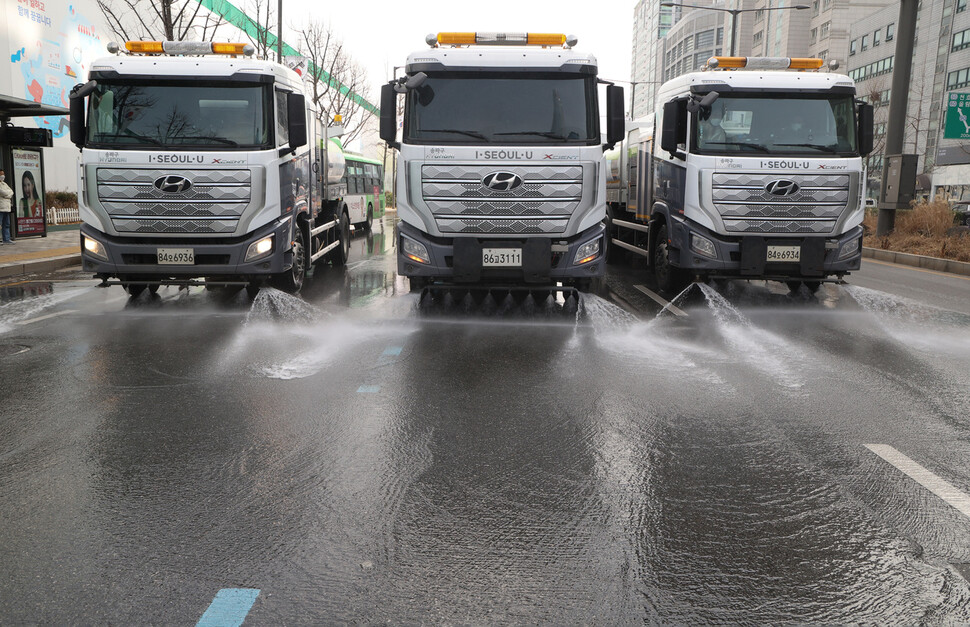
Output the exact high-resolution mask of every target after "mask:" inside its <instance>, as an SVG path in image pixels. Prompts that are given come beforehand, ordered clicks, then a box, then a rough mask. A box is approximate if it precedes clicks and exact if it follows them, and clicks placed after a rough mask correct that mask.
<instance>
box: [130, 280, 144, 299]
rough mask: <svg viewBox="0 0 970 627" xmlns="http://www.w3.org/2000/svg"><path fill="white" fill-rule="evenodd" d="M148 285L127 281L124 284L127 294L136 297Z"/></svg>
mask: <svg viewBox="0 0 970 627" xmlns="http://www.w3.org/2000/svg"><path fill="white" fill-rule="evenodd" d="M146 287H148V286H147V285H145V284H144V283H127V284H126V285H125V291H126V292H128V296H130V297H131V298H137V297H138V295H139V294H141V293H142V292H144V291H145V288H146Z"/></svg>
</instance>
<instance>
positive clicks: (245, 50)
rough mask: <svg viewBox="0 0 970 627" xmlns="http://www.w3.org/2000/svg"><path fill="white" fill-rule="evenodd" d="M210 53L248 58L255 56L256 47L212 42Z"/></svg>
mask: <svg viewBox="0 0 970 627" xmlns="http://www.w3.org/2000/svg"><path fill="white" fill-rule="evenodd" d="M212 53H213V54H234V55H246V56H247V57H249V56H252V55H254V54H256V47H255V46H254V45H252V44H241V43H217V42H212Z"/></svg>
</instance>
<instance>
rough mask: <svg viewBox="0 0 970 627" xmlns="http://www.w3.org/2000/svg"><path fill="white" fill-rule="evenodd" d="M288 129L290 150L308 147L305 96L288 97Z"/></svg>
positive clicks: (290, 95) (292, 94)
mask: <svg viewBox="0 0 970 627" xmlns="http://www.w3.org/2000/svg"><path fill="white" fill-rule="evenodd" d="M286 118H287V121H288V122H287V128H288V130H289V134H290V148H291V149H294V150H295V149H297V148H299V147H300V146H306V140H307V133H306V98H305V97H304V96H303V94H296V93H289V94H287V95H286Z"/></svg>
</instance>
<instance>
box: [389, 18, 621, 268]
mask: <svg viewBox="0 0 970 627" xmlns="http://www.w3.org/2000/svg"><path fill="white" fill-rule="evenodd" d="M427 42H428V44H429V45H430V48H429V49H428V50H423V51H420V52H416V53H413V54H411V55H410V56H409V57H408V60H407V64H406V66H405V73H406V75H405V76H404V77H403V78H402V79H400V80H398V81H393V82H392V83H390V84H388V85H386V86H385V87H384V90H383V92H382V102H381V111H382V124H381V126H382V129H381V130H382V132H381V137H382V138H383V139H385V141H387V142H388V143H389V144H390V145H392V146H394V147H397V148H398V149H399V150H400V158H399V160H398V163H399V166H398V167H399V176H398V187H397V189H396V190H395V196H396V198H397V201H398V216H399V218H400V223H399V225H398V238H399V242H398V251H399V257H398V270H399V272H400V274H402V275H404V276H407V277H408V278H409V279H410V280H411V282H412V287H414V286H424V285H428V284H435V283H442V284H464V285H475V284H481V283H515V284H520V283H524V284H532V285H544V284H550V283H555V282H563V283H568V284H570V285H576V286H579V287H582V286H585V285H587V284H588V282H589V280H590V279H592V278H595V277H598V276H601V275H602V274H603V271H604V266H603V263H602V246H603V226H602V222H603V217H604V215H605V206H606V196H605V168H604V163H603V150H604V144H611V143H612V142H615V141H617V140H618V139H619V138H620V135H621V133H622V101H623V95H622V89H621V88H619V87H615V86H610V87H608V89H607V99H608V109H609V111H610V112H611V113H610V114H609V116H608V117H609V119H610V122H609V124H608V127H609V129H608V133H607V135H608V136H607V137H606V138H605V141H604V137H603V136H602V135H601V130H600V113H599V111H600V108H599V104H598V85H599V81H598V79H597V76H596V69H597V64H596V58H595V57H594V56H593V55H591V54H588V53H582V52H578V51H575V50H573V48H572V46H573V45H574V44H575V41H574V39H572V38H567V37H566V36H565V35H560V34H535V33H520V34H515V33H439V34H437V35H429V37H428V39H427ZM399 93H402V94H404V120H403V131H402V137H401V141H400V142H398V141H397V135H396V132H397V124H396V114H395V109H396V105H397V95H398V94H399Z"/></svg>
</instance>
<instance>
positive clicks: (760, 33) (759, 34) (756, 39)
mask: <svg viewBox="0 0 970 627" xmlns="http://www.w3.org/2000/svg"><path fill="white" fill-rule="evenodd" d="M764 38H765V33H764V31H760V30H759V31H758V32H757V33H755V34H754V36H753V37H752V38H751V41H752V42H754V43H755V44H760V43H761V41H762V40H763V39H764Z"/></svg>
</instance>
